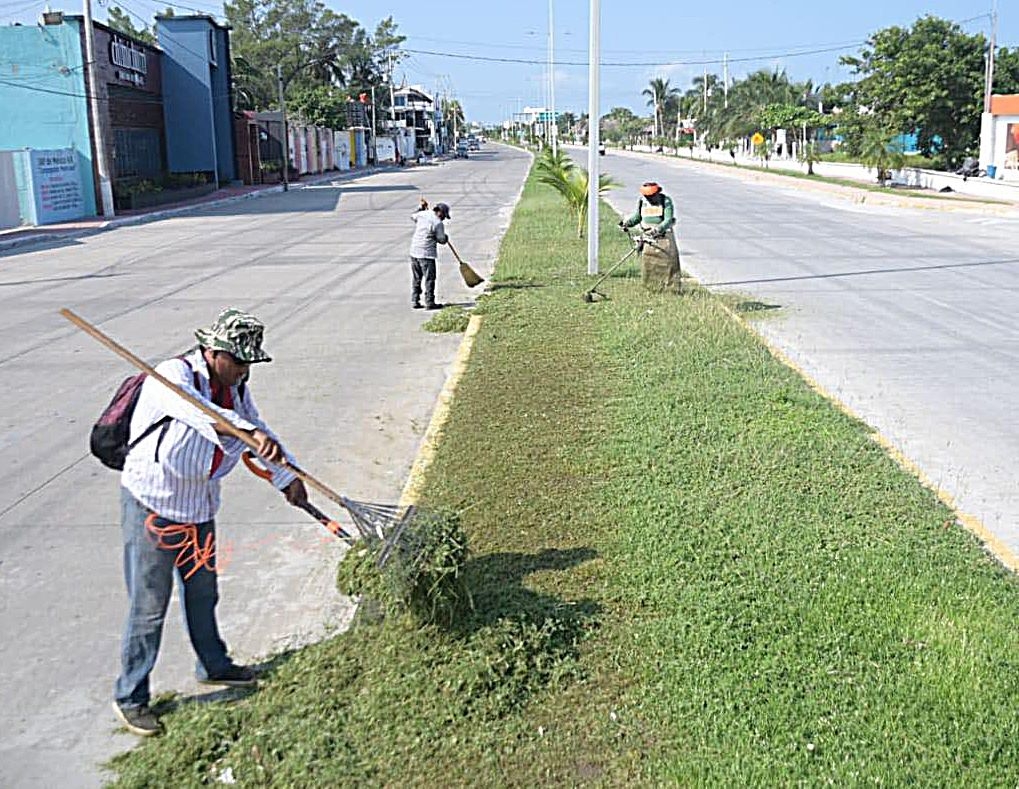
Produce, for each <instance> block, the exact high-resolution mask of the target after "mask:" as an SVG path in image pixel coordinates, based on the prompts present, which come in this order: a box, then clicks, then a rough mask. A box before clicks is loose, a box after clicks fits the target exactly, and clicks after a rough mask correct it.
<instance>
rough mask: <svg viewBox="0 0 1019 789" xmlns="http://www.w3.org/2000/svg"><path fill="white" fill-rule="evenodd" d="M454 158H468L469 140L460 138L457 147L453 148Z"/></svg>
mask: <svg viewBox="0 0 1019 789" xmlns="http://www.w3.org/2000/svg"><path fill="white" fill-rule="evenodd" d="M453 158H454V159H466V158H467V141H466V140H460V141H459V142H458V143H457V144H456V148H455V149H454V150H453Z"/></svg>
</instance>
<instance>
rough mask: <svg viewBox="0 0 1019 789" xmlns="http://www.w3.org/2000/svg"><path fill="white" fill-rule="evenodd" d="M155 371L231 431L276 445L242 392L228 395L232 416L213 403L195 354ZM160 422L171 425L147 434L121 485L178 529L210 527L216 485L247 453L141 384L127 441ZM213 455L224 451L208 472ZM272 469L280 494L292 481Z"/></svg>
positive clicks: (155, 384)
mask: <svg viewBox="0 0 1019 789" xmlns="http://www.w3.org/2000/svg"><path fill="white" fill-rule="evenodd" d="M189 364H190V368H189V367H188V365H189ZM156 371H157V372H158V373H160V374H161V375H162V376H164V377H165V378H167V379H168V380H170V381H172V382H173V383H175V384H177V385H178V386H179V387H180V388H181V389H183V390H185V391H186V392H188V393H189V394H191V395H193V396H195V397H197V398H198V399H200V400H202V401H203V402H204V403H205V404H206V405H207V406H209V407H210V408H212V409H213V410H215V411H216V412H217V413H219V414H220V415H221V416H222V417H223V418H224V419H226V420H227V421H228V422H230V423H231V424H233V425H234V426H235V427H237V428H239V429H241V430H254V429H256V428H257V429H258V430H261V431H262V432H263V433H265V434H266V435H268V436H270V437H272V438H273V439H274V440H278V439H276V436H275V434H274V433H273V432H272V431H271V430H270V429H269V428H268V427H267V426H266V424H265V422H263V421H262V420H261V418H260V417H259V415H258V409H257V408H256V407H255V402H254V400H252V398H251V391H250V389H249V388H248V387H247V386H245V387H243V392H242V391H241V390H240V387H237V386H235V387H232V389H231V395H232V396H233V404H234V408H233V410H228V409H225V408H221V407H219V406H217V405H215V404H214V403H213V402H212V386H211V384H210V382H209V368H208V365H206V363H205V358H204V357H203V356H202V352H201V349H198V350H195V351H194V352H192V353H190V354H188V356H187V362H185V361H184V360H183V359H168V360H167V361H165V362H162V363H161V364H159V365H158V366H157V367H156ZM196 381H197V383H198V390H196V389H195V383H196ZM164 416H169V417H171V418H172V421H170V422H168V423H167V424H166V426H165V427H161V428H159V429H157V430H153V431H152V432H151V433H150V434H149V435H148V436H146V437H145V438H144V439H143V440H142V441H141V442H139V444H138V445H137V446H136V447H134V448H133V449H132V450H131V452H130V453H129V454H128V456H127V460H126V461H125V462H124V471H123V472H122V474H121V477H120V481H121V484H122V485H123V486H124V487H125V488H127V489H128V491H130V493H131V495H132V496H134V497H135V498H136V499H138V501H140V502H141V503H142V504H143V505H144V506H145V507H147V508H148V509H150V510H151V511H152V512H155V513H156V514H157V515H159V516H161V517H163V518H167V519H169V520H171V521H175V522H177V523H203V522H204V521H208V520H212V519H213V518H214V517H215V515H216V512H217V510H219V503H220V497H219V487H220V480H221V479H223V477H225V476H226V475H227V474H229V473H230V472H231V471H232V470H233V468H234V466H236V465H237V461H238V460H240V457H241V454H242V453H243V452H244V451H245V450H246V449H247V447H246V446H245V445H244V443H243V442H241V441H240V440H238V439H236V438H234V437H233V436H225V435H219V434H218V433H216V431H215V430H214V429H213V424H214V423H213V421H212V419H210V418H209V417H208V416H207V415H205V414H203V413H202V412H201V411H199V410H198V409H197V408H195V407H194V406H193V405H191V404H190V403H188V402H187V401H186V400H184V398H182V397H181V396H180V395H178V394H176V393H174V392H172V391H171V390H170V389H168V388H167V387H165V386H163V384H161V383H160V382H159V381H157V380H156V379H155V378H151V377H150V378H146V379H145V383H144V384H142V389H141V394H140V395H139V397H138V404H137V405H136V406H135V409H134V414H133V415H132V416H131V440H132V441H134V440H136V438H137V436H140V435H141V434H142V433H144V432H145V430H146V428H148V427H149V426H150V425H152V424H155V423H156V422H158V421H159V420H160V419H162V418H163V417H164ZM157 447H158V451H157ZM217 448H220V449H221V450H222V455H223V457H222V460H221V461H220V463H219V464H218V465H217V466H216V468H215V469H213V456H214V455H215V454H216V449H217ZM284 451H285V450H284ZM286 457H287V459H288V460H290V461H291V462H292V461H293V458H292V457H291V455H290V453H286ZM270 468H271V470H272V472H273V475H272V483H273V485H275V486H276V488H278V489H279V490H282V489H283V488H285V487H286V486H287V485H289V484H290V483H291V482H292V481H293V480H294V479H295V475H294V473H293V472H291V471H287V470H285V469H282V468H279V467H276V466H270Z"/></svg>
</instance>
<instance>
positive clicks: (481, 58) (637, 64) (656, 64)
mask: <svg viewBox="0 0 1019 789" xmlns="http://www.w3.org/2000/svg"><path fill="white" fill-rule="evenodd" d="M866 43H867V42H866V41H856V42H853V43H851V44H844V45H840V46H833V47H819V48H817V49H808V50H802V51H799V52H778V53H773V54H769V55H759V56H756V57H743V58H728V62H729V63H749V62H755V61H761V60H775V59H777V58H794V57H802V56H804V55H820V54H823V53H826V52H844V51H845V50H847V49H856V48H857V47H861V46H864V45H865V44H866ZM403 51H404V52H411V53H413V54H415V55H431V56H433V57H444V58H453V59H455V60H470V61H475V62H483V63H513V64H522V65H526V66H542V65H545V60H529V59H526V58H497V57H491V56H486V55H464V54H459V53H455V52H436V51H434V50H427V49H409V48H404V49H403ZM723 62H724V61H723V59H722V58H718V59H713V58H711V59H704V60H673V61H666V62H663V61H633V62H622V61H601V62H600V63H599V65H600V66H603V67H613V68H649V67H650V68H664V67H666V66H713V65H721V64H722V63H723ZM556 65H557V66H584V67H587V66H589V65H590V63H588V61H586V60H584V61H577V60H559V61H556Z"/></svg>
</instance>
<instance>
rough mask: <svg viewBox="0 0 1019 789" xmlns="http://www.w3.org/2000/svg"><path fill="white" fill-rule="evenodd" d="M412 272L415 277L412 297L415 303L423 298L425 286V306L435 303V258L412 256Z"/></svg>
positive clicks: (411, 292)
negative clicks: (422, 290)
mask: <svg viewBox="0 0 1019 789" xmlns="http://www.w3.org/2000/svg"><path fill="white" fill-rule="evenodd" d="M410 272H411V274H412V275H413V277H414V283H413V285H412V286H411V291H410V298H411V302H412V303H413V304H417V303H418V302H419V301H420V300H421V289H422V286H424V291H425V306H428V305H430V304H434V303H435V258H411V259H410Z"/></svg>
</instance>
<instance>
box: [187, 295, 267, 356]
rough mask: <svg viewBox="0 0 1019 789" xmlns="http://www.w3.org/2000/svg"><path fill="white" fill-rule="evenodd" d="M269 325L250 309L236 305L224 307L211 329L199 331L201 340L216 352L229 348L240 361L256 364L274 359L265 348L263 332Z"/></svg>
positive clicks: (196, 335) (229, 351)
mask: <svg viewBox="0 0 1019 789" xmlns="http://www.w3.org/2000/svg"><path fill="white" fill-rule="evenodd" d="M264 331H265V325H264V324H263V323H262V321H260V320H259V319H258V318H256V317H255V316H254V315H252V314H251V313H249V312H244V311H243V310H239V309H237V308H236V307H230V308H228V309H225V310H223V311H222V312H221V313H220V314H219V316H218V317H217V318H216V320H214V321H213V322H212V325H211V326H210V327H209V328H207V329H199V330H198V331H196V332H195V337H196V338H198V342H199V343H201V345H202V346H203V347H205V348H209V349H210V350H213V351H226V352H227V353H229V354H231V355H233V356H236V357H237V359H238V360H240V361H242V362H247V363H248V364H255V363H257V362H271V361H272V358H271V357H270V356H269V354H267V353H266V352H265V351H263V350H262V333H263V332H264Z"/></svg>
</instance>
